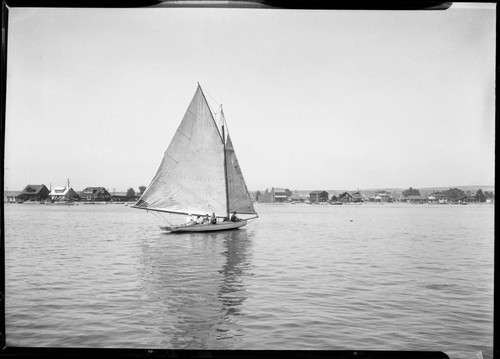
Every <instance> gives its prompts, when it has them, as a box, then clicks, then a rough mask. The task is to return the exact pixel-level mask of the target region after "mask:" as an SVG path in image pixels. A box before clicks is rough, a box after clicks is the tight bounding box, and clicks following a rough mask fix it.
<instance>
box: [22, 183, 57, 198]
mask: <svg viewBox="0 0 500 359" xmlns="http://www.w3.org/2000/svg"><path fill="white" fill-rule="evenodd" d="M49 193H50V191H49V189H48V188H47V186H45V185H44V184H29V185H27V186H26V187H24V189H23V190H22V191H21V193H20V194H19V195H18V196H17V198H18V200H19V201H20V202H25V201H44V200H46V199H47V198H49Z"/></svg>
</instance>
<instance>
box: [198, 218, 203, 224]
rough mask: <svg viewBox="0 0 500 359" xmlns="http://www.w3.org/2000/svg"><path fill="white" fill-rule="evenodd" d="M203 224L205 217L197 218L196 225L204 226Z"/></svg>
mask: <svg viewBox="0 0 500 359" xmlns="http://www.w3.org/2000/svg"><path fill="white" fill-rule="evenodd" d="M202 223H203V217H202V216H198V217H196V224H202Z"/></svg>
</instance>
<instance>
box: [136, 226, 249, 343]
mask: <svg viewBox="0 0 500 359" xmlns="http://www.w3.org/2000/svg"><path fill="white" fill-rule="evenodd" d="M251 236H252V234H249V233H247V232H246V231H244V230H237V231H229V232H217V233H205V234H199V233H189V234H182V235H177V234H159V235H158V236H157V237H154V238H149V239H144V240H143V244H142V259H141V264H142V268H141V270H140V273H141V278H140V282H141V283H142V284H141V286H142V288H140V290H141V292H142V293H144V295H146V296H148V298H145V300H146V301H147V302H149V303H157V305H158V307H156V308H151V312H152V313H151V317H152V318H154V320H153V321H151V320H148V321H149V322H150V323H151V325H153V326H154V327H155V328H157V330H159V331H160V332H161V337H162V338H164V339H163V340H162V341H161V342H160V343H158V342H155V343H149V340H148V338H144V339H145V344H147V345H150V346H151V347H158V348H159V347H168V348H174V349H175V348H186V349H209V348H214V349H223V348H228V347H231V346H232V345H233V344H234V341H235V340H237V338H238V336H241V334H242V327H240V326H239V325H238V316H240V315H242V314H243V312H244V311H243V310H242V306H243V303H244V301H245V299H246V298H247V295H248V294H247V292H246V289H245V277H247V276H249V275H251V274H252V273H251V263H250V262H251V251H252V239H251Z"/></svg>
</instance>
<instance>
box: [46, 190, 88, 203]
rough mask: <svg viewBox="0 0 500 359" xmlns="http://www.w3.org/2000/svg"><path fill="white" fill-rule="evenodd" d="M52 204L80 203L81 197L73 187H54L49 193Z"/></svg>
mask: <svg viewBox="0 0 500 359" xmlns="http://www.w3.org/2000/svg"><path fill="white" fill-rule="evenodd" d="M49 197H50V200H51V201H52V202H68V201H79V200H80V196H79V195H78V194H77V193H76V192H75V190H74V189H73V188H71V187H54V188H53V189H52V191H50V193H49Z"/></svg>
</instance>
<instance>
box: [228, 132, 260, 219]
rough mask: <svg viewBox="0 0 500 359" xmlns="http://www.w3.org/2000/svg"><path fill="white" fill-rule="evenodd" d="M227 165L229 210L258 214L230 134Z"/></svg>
mask: <svg viewBox="0 0 500 359" xmlns="http://www.w3.org/2000/svg"><path fill="white" fill-rule="evenodd" d="M226 166H227V192H228V197H229V201H228V202H229V212H237V213H245V214H256V213H255V210H254V208H253V204H252V199H251V197H250V194H249V193H248V190H247V186H246V184H245V180H244V179H243V174H242V173H241V169H240V166H239V164H238V160H237V159H236V154H235V152H234V148H233V143H232V142H231V138H230V137H229V134H228V135H227V140H226Z"/></svg>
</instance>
